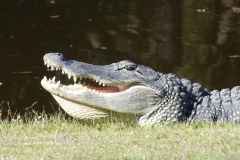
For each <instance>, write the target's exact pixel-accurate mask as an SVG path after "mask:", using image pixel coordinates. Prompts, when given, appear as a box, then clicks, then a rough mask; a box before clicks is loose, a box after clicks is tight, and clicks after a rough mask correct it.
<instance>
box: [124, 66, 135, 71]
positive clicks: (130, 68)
mask: <svg viewBox="0 0 240 160" xmlns="http://www.w3.org/2000/svg"><path fill="white" fill-rule="evenodd" d="M125 69H126V70H127V71H133V70H135V67H134V66H125Z"/></svg>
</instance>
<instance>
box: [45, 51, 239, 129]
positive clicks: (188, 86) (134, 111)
mask: <svg viewBox="0 0 240 160" xmlns="http://www.w3.org/2000/svg"><path fill="white" fill-rule="evenodd" d="M43 59H44V62H45V65H47V67H50V69H51V70H57V71H58V70H61V71H58V72H62V74H67V76H68V78H69V79H71V81H72V83H71V84H62V83H61V82H60V81H56V78H55V77H53V78H52V79H51V78H49V79H47V78H46V76H45V77H44V78H43V79H42V81H41V84H42V86H43V87H44V88H45V89H46V90H47V91H48V92H50V93H51V94H52V95H53V97H54V98H55V99H56V101H57V102H58V103H59V105H60V106H61V107H62V108H63V109H64V110H65V111H66V112H67V113H68V114H69V115H71V116H72V117H75V118H79V119H99V118H103V117H107V116H109V115H110V114H111V113H112V112H114V113H115V112H117V113H119V114H123V115H134V116H137V117H139V119H138V120H139V124H140V125H155V124H162V123H169V122H188V121H189V122H213V123H216V122H234V123H239V122H240V86H236V87H234V88H232V89H228V88H227V89H222V90H221V91H218V90H214V91H211V92H209V91H208V90H207V89H206V88H204V87H203V86H202V85H201V84H199V83H191V82H190V81H189V80H187V79H180V78H178V77H177V76H176V75H174V74H172V73H170V74H163V73H160V72H156V71H154V70H153V69H151V68H150V67H147V66H144V65H140V64H136V63H133V62H131V61H129V60H123V61H120V62H117V63H112V64H110V65H93V64H88V63H84V62H78V61H75V60H68V59H67V58H65V56H64V55H63V54H61V53H48V54H46V55H44V58H43Z"/></svg>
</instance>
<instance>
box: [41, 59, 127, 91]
mask: <svg viewBox="0 0 240 160" xmlns="http://www.w3.org/2000/svg"><path fill="white" fill-rule="evenodd" d="M44 64H45V65H46V66H47V68H49V69H50V70H51V71H61V73H62V74H63V75H67V77H68V79H71V78H73V82H74V84H62V83H61V82H60V80H58V81H56V77H55V76H54V77H53V78H52V79H51V78H49V79H47V77H46V76H44V78H43V80H42V81H43V82H44V83H47V84H48V85H51V87H52V88H55V89H56V88H59V87H64V88H65V89H67V90H68V89H71V90H73V89H76V90H77V89H78V90H81V89H88V90H92V91H94V92H100V93H117V92H123V91H125V90H126V89H128V87H127V86H123V85H122V86H120V85H114V84H106V83H103V82H102V81H101V80H97V79H94V78H93V77H86V76H81V75H79V76H73V75H71V74H70V72H69V71H67V69H62V68H61V67H54V66H52V65H50V64H49V63H47V62H44Z"/></svg>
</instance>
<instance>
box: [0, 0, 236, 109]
mask: <svg viewBox="0 0 240 160" xmlns="http://www.w3.org/2000/svg"><path fill="white" fill-rule="evenodd" d="M203 9H205V11H204V10H203ZM48 52H61V53H64V54H65V55H66V57H68V58H69V59H75V60H80V61H84V62H89V63H93V64H109V63H113V62H117V61H120V60H124V59H129V60H131V61H134V62H136V63H140V64H144V65H147V66H150V67H152V68H153V69H155V70H157V71H160V72H163V73H170V72H172V73H174V74H176V75H177V76H179V77H181V78H188V79H190V80H191V81H192V82H199V83H201V84H202V85H204V86H205V87H207V88H208V89H209V90H213V89H221V88H231V87H233V86H235V85H240V2H239V1H238V0H235V1H234V0H216V1H209V0H191V1H189V0H182V1H179V0H149V1H145V0H131V1H128V0H121V1H120V0H100V1H94V0H89V1H86V0H1V1H0V82H1V83H2V86H1V87H0V103H1V108H2V110H3V111H2V113H6V112H7V110H8V107H9V106H10V107H11V109H12V111H15V110H17V111H19V112H25V111H26V110H27V108H28V107H30V106H33V108H34V109H38V110H41V109H42V108H43V107H44V108H45V110H46V111H47V112H51V111H52V110H53V109H52V108H56V106H57V104H56V102H55V101H54V100H53V98H52V97H51V95H50V94H49V93H48V92H46V91H45V90H44V89H43V88H42V87H41V85H40V81H41V79H42V78H43V76H44V75H50V74H51V75H52V74H54V73H51V72H50V71H47V70H46V67H45V66H44V65H43V61H42V57H43V55H44V54H45V53H48Z"/></svg>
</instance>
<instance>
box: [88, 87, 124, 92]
mask: <svg viewBox="0 0 240 160" xmlns="http://www.w3.org/2000/svg"><path fill="white" fill-rule="evenodd" d="M87 87H88V88H89V89H95V90H96V91H98V92H103V93H114V92H122V91H125V90H126V89H127V88H126V87H92V86H87Z"/></svg>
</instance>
